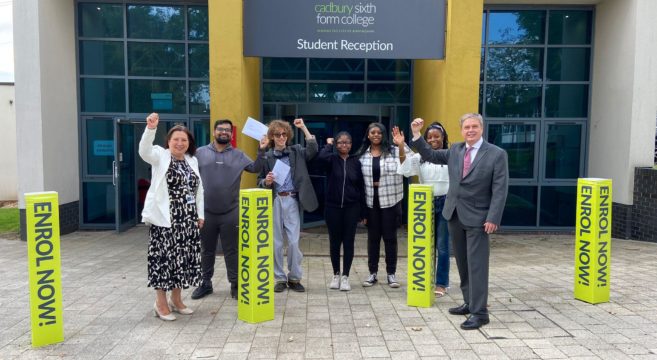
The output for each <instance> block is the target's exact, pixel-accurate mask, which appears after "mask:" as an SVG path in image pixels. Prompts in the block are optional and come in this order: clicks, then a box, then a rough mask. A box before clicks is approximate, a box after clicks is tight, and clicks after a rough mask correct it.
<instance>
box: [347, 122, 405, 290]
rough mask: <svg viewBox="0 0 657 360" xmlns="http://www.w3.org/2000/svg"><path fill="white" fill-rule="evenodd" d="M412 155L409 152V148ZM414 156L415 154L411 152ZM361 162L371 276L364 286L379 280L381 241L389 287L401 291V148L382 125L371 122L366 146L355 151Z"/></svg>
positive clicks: (402, 193) (365, 138)
mask: <svg viewBox="0 0 657 360" xmlns="http://www.w3.org/2000/svg"><path fill="white" fill-rule="evenodd" d="M406 152H407V153H408V152H410V149H408V148H407V149H406ZM411 154H412V152H411ZM356 156H357V157H358V158H359V159H360V163H361V168H362V170H363V178H364V180H365V200H366V203H367V210H368V211H367V217H366V219H365V224H366V225H367V259H368V260H367V263H368V267H369V271H370V275H369V276H368V277H367V279H366V280H365V281H364V282H363V286H365V287H370V286H372V285H374V284H375V283H376V282H377V281H378V280H377V272H378V270H379V253H380V250H381V238H383V245H384V247H385V255H386V257H385V259H386V272H387V280H388V285H389V286H390V287H392V288H398V287H399V286H400V285H399V282H398V281H397V279H396V277H395V272H396V271H397V227H398V225H399V222H400V220H401V200H402V197H403V196H404V187H403V179H404V177H403V176H402V175H399V174H397V168H398V167H399V149H398V148H397V147H396V146H391V145H390V143H389V142H388V135H387V132H386V128H385V126H384V125H383V124H381V123H371V124H370V125H369V126H368V127H367V132H366V134H365V137H364V138H363V145H362V146H361V147H360V149H359V150H358V151H357V152H356Z"/></svg>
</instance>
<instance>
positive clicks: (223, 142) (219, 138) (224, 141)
mask: <svg viewBox="0 0 657 360" xmlns="http://www.w3.org/2000/svg"><path fill="white" fill-rule="evenodd" d="M214 140H215V141H217V143H218V144H221V145H226V144H228V143H229V142H230V137H228V136H226V137H222V136H217V137H216V138H214Z"/></svg>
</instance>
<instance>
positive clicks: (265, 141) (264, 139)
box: [260, 135, 269, 150]
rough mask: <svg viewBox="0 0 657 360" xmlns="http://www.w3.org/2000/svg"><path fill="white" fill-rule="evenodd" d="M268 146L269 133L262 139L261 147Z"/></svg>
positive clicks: (263, 148) (265, 147)
mask: <svg viewBox="0 0 657 360" xmlns="http://www.w3.org/2000/svg"><path fill="white" fill-rule="evenodd" d="M267 146H269V138H267V135H264V136H263V137H262V139H260V149H262V150H265V149H267Z"/></svg>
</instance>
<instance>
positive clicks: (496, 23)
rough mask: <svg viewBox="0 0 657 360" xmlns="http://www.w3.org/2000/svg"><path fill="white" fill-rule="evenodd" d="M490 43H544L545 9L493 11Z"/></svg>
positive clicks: (491, 13)
mask: <svg viewBox="0 0 657 360" xmlns="http://www.w3.org/2000/svg"><path fill="white" fill-rule="evenodd" d="M488 24H489V25H488V26H489V29H488V43H489V44H542V43H543V42H544V39H545V37H544V34H543V30H544V28H545V11H491V12H490V15H489V18H488Z"/></svg>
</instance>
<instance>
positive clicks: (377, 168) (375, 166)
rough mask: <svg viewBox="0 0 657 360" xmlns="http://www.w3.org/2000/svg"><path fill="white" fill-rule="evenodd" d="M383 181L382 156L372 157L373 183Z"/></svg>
mask: <svg viewBox="0 0 657 360" xmlns="http://www.w3.org/2000/svg"><path fill="white" fill-rule="evenodd" d="M379 180H381V156H372V182H379Z"/></svg>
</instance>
